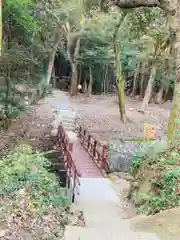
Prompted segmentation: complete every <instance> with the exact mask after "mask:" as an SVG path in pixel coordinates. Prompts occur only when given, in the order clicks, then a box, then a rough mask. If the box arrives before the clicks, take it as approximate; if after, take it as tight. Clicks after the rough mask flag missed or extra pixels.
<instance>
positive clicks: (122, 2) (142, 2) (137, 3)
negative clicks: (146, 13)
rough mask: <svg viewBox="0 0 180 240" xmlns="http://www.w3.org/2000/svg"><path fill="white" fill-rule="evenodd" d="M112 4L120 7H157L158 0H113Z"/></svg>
mask: <svg viewBox="0 0 180 240" xmlns="http://www.w3.org/2000/svg"><path fill="white" fill-rule="evenodd" d="M114 4H115V5H116V6H118V7H120V8H137V7H159V6H160V1H158V0H114Z"/></svg>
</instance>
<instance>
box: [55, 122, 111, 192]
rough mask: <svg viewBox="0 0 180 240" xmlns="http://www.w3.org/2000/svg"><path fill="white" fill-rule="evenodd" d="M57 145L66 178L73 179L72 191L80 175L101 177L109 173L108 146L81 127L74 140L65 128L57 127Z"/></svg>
mask: <svg viewBox="0 0 180 240" xmlns="http://www.w3.org/2000/svg"><path fill="white" fill-rule="evenodd" d="M58 145H59V148H60V151H61V152H62V153H63V155H64V161H65V168H66V170H67V177H68V179H70V178H71V179H73V192H74V189H75V188H76V186H77V185H79V184H80V180H79V178H80V177H83V178H102V177H106V176H107V173H109V167H108V162H107V157H108V146H107V144H101V143H100V142H98V141H96V140H95V139H94V138H93V136H92V135H91V134H90V133H89V132H88V131H87V130H85V129H83V128H82V127H80V128H79V131H78V138H77V140H76V141H74V142H73V141H72V140H70V138H69V137H68V134H67V132H66V130H65V128H64V127H63V126H62V125H60V126H59V128H58Z"/></svg>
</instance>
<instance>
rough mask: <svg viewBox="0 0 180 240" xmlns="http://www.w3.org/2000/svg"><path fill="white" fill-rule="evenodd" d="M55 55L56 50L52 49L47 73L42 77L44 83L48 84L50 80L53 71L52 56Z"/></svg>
mask: <svg viewBox="0 0 180 240" xmlns="http://www.w3.org/2000/svg"><path fill="white" fill-rule="evenodd" d="M55 55H56V50H54V51H53V52H52V53H51V54H50V55H49V62H48V69H47V73H46V76H45V79H44V83H45V84H47V85H48V84H49V83H50V81H51V76H52V72H53V66H54V58H55Z"/></svg>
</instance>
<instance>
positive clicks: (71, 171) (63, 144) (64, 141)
mask: <svg viewBox="0 0 180 240" xmlns="http://www.w3.org/2000/svg"><path fill="white" fill-rule="evenodd" d="M57 136H58V140H59V144H60V148H61V150H62V151H63V153H64V157H65V165H66V168H67V171H68V172H67V174H68V176H69V177H72V178H73V193H74V190H75V188H76V186H77V184H78V185H80V180H79V177H81V174H80V173H79V172H78V170H77V168H76V166H75V164H74V162H73V159H72V148H73V142H72V141H70V139H69V138H68V136H67V134H66V130H65V129H64V127H63V126H62V125H60V126H59V127H58V135H57Z"/></svg>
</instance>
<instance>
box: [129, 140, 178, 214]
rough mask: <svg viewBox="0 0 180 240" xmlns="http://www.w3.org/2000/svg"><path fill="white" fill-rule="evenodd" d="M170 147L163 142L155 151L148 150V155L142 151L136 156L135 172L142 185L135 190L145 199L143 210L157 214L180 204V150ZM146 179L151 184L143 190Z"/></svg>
mask: <svg viewBox="0 0 180 240" xmlns="http://www.w3.org/2000/svg"><path fill="white" fill-rule="evenodd" d="M156 145H157V144H156ZM153 149H155V145H154V148H153ZM166 149H167V148H166V146H165V145H160V146H159V147H157V146H156V150H155V151H154V153H152V150H151V151H149V152H148V151H147V150H146V151H145V152H144V156H143V154H142V152H140V153H139V157H138V153H137V154H136V155H135V157H134V160H133V164H132V173H133V175H134V177H135V179H136V180H135V181H137V179H138V181H139V185H138V189H137V188H136V189H133V191H136V192H137V194H138V195H139V197H140V199H141V204H140V206H139V207H138V211H139V212H143V213H148V214H155V213H158V212H160V211H162V210H165V209H169V208H173V207H176V206H180V167H179V166H180V152H179V151H178V150H177V149H171V150H168V151H167V150H166ZM150 153H151V154H150ZM152 176H153V177H152ZM145 182H146V184H147V185H150V187H149V189H148V190H147V189H146V191H145V192H143V190H141V186H144V184H145ZM142 189H143V188H142ZM138 192H139V193H138Z"/></svg>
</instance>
